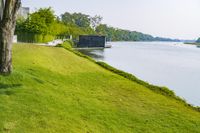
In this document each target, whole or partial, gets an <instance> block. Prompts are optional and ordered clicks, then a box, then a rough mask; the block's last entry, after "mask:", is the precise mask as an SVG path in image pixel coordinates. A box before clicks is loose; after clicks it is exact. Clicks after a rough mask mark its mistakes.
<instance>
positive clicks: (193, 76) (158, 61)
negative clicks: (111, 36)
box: [79, 42, 200, 106]
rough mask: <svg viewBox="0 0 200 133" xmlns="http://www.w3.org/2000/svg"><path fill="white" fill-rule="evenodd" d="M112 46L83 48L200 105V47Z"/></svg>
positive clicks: (159, 44) (170, 44) (163, 44)
mask: <svg viewBox="0 0 200 133" xmlns="http://www.w3.org/2000/svg"><path fill="white" fill-rule="evenodd" d="M110 44H111V45H112V48H110V49H84V50H79V51H80V52H82V53H84V54H87V55H89V56H91V57H92V58H94V59H95V60H99V61H104V62H106V63H108V64H110V65H111V66H114V67H116V68H118V69H121V70H123V71H126V72H129V73H131V74H133V75H135V76H137V77H138V78H140V79H142V80H144V81H147V82H149V83H151V84H154V85H159V86H166V87H168V88H170V89H171V90H173V91H174V92H175V93H176V95H178V96H180V97H182V98H183V99H185V100H186V101H187V102H188V103H190V104H192V105H194V106H200V48H197V47H196V46H193V45H185V44H183V43H177V42H110Z"/></svg>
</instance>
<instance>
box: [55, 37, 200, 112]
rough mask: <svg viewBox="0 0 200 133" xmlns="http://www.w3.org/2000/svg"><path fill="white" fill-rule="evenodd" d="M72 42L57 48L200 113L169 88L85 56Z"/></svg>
mask: <svg viewBox="0 0 200 133" xmlns="http://www.w3.org/2000/svg"><path fill="white" fill-rule="evenodd" d="M70 43H71V42H67V41H66V42H64V43H63V44H59V45H57V46H56V47H61V48H64V49H66V50H68V51H70V52H72V53H74V54H76V55H77V56H79V57H82V58H85V59H87V60H89V61H91V62H93V63H95V64H97V65H99V66H100V67H102V68H104V69H106V70H108V71H110V72H113V73H115V74H117V75H119V76H122V77H124V78H126V79H128V80H130V81H133V82H136V83H138V84H140V85H142V86H145V87H146V88H148V89H150V90H152V91H153V92H155V93H158V94H161V95H164V96H167V97H169V98H173V99H175V100H177V101H179V102H181V103H183V104H184V105H185V106H187V107H189V108H191V109H193V110H195V111H198V112H200V107H198V106H194V105H192V104H189V103H187V101H185V100H184V99H182V98H180V97H179V96H177V95H176V94H175V93H174V92H173V91H172V90H170V89H169V88H167V87H160V86H156V85H153V84H150V83H148V82H145V81H143V80H141V79H138V78H137V77H136V76H134V75H133V74H130V73H127V72H124V71H122V70H119V69H117V68H114V67H112V66H110V65H109V64H107V63H105V62H101V61H96V60H94V59H93V58H91V57H89V56H87V55H85V54H82V53H81V52H79V51H77V50H76V49H74V48H73V47H72V46H71V44H70Z"/></svg>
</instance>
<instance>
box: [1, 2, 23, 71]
mask: <svg viewBox="0 0 200 133" xmlns="http://www.w3.org/2000/svg"><path fill="white" fill-rule="evenodd" d="M20 5H21V0H0V11H1V13H0V73H1V74H10V73H11V71H12V40H13V35H14V31H15V24H16V17H17V11H18V9H19V8H20Z"/></svg>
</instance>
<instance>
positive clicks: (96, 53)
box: [78, 49, 104, 60]
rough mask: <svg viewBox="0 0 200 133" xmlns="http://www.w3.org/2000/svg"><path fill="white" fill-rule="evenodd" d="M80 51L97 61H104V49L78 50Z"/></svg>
mask: <svg viewBox="0 0 200 133" xmlns="http://www.w3.org/2000/svg"><path fill="white" fill-rule="evenodd" d="M78 51H79V52H81V53H83V54H85V55H88V56H90V57H92V58H94V59H95V60H104V49H78Z"/></svg>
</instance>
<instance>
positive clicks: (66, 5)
mask: <svg viewBox="0 0 200 133" xmlns="http://www.w3.org/2000/svg"><path fill="white" fill-rule="evenodd" d="M22 4H23V6H28V7H30V8H31V10H32V11H34V10H36V9H38V8H40V7H52V8H53V9H54V10H55V12H56V14H57V15H60V14H62V13H64V12H65V11H68V12H82V13H85V14H89V15H92V16H94V15H96V14H98V15H101V16H102V17H103V18H104V20H103V23H106V24H108V25H112V26H114V27H119V28H123V29H129V30H133V31H140V32H143V33H148V34H151V35H153V36H162V37H171V38H179V39H196V38H197V37H200V0H22Z"/></svg>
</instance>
